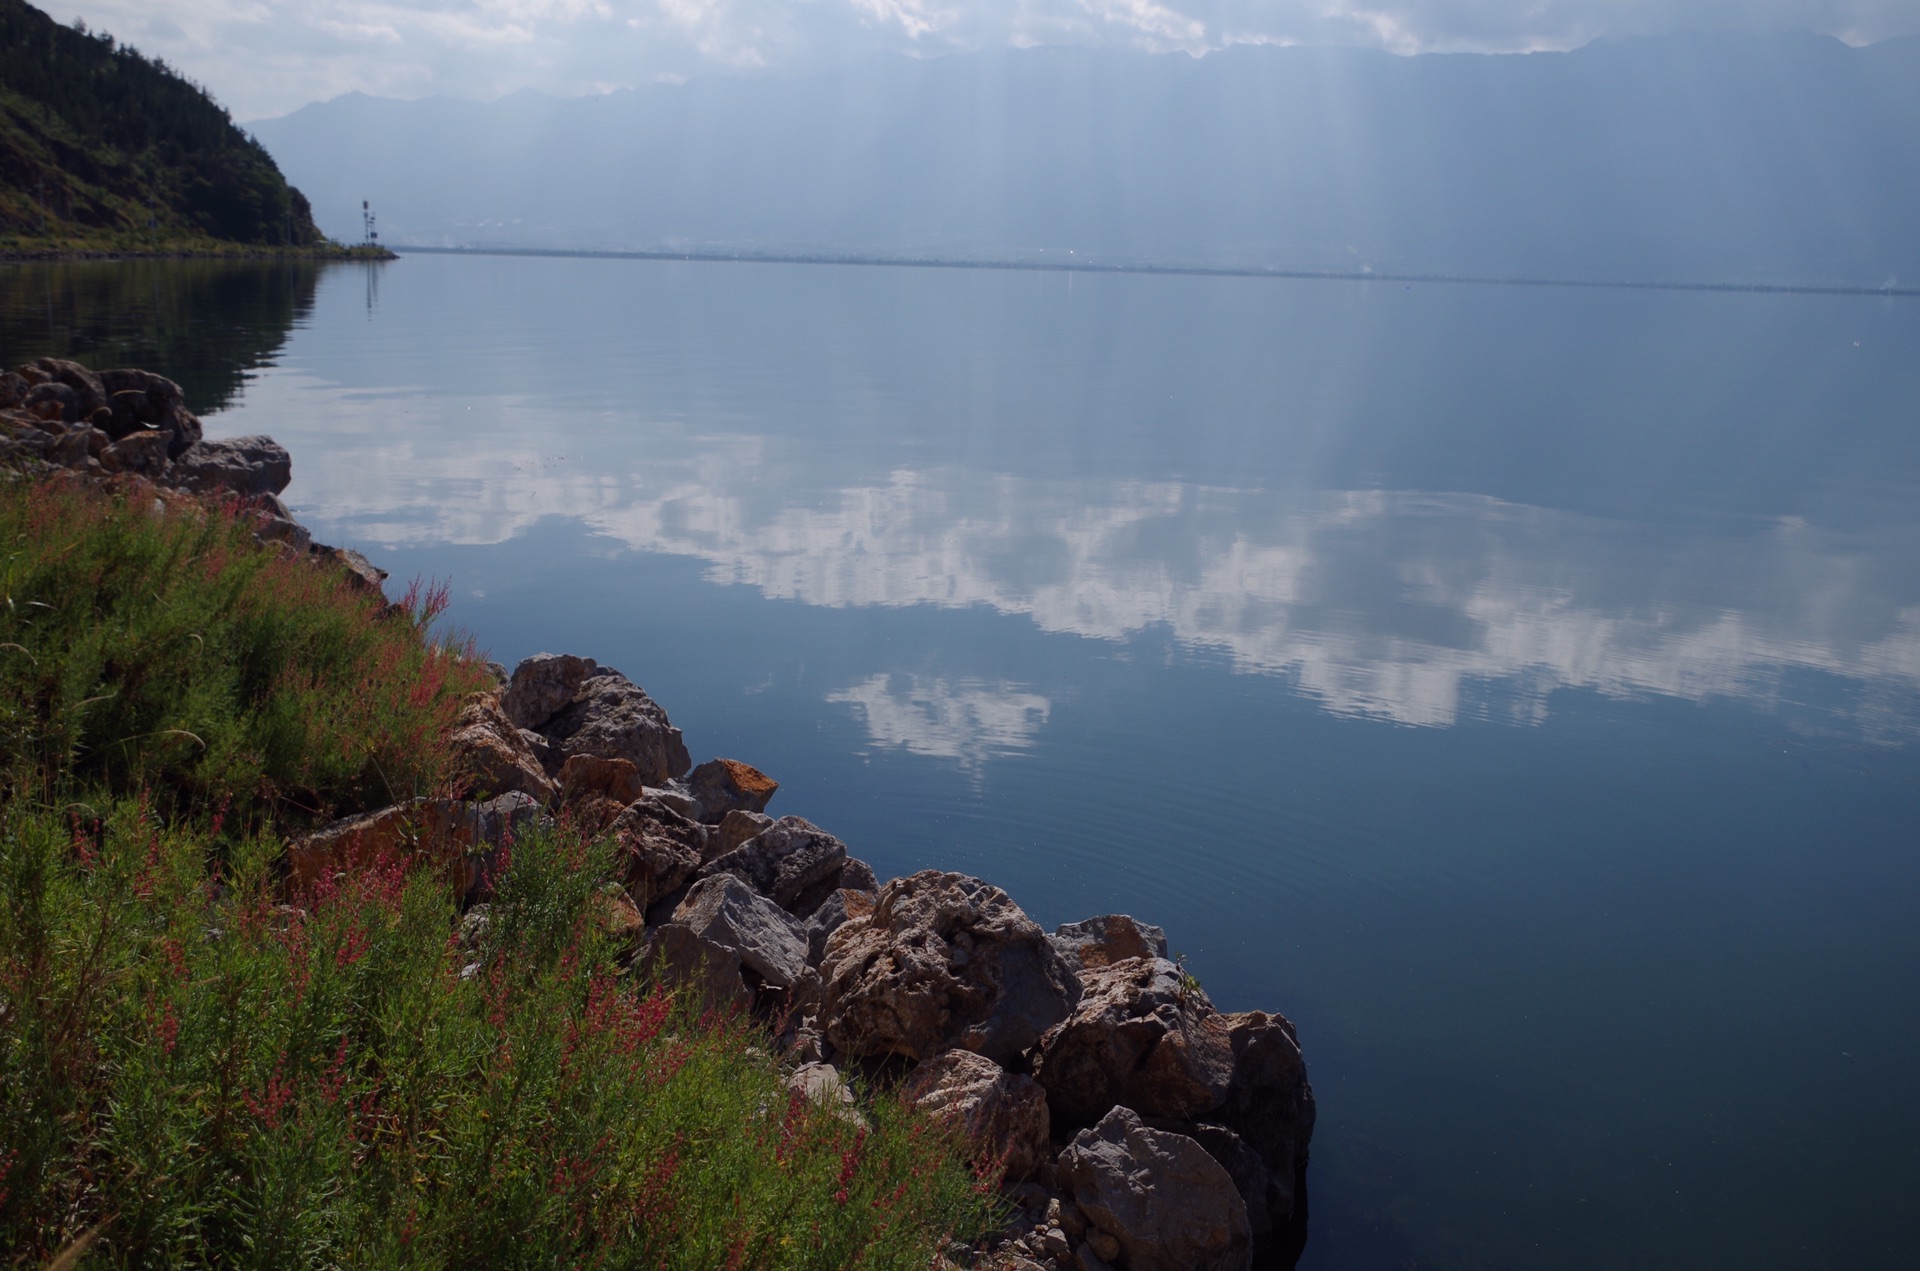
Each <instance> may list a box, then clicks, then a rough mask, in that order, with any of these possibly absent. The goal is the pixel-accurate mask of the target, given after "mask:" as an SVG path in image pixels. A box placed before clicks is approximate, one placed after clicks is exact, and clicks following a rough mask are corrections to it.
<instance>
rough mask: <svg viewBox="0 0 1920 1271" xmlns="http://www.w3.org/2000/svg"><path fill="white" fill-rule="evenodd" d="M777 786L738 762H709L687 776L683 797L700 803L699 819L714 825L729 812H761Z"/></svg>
mask: <svg viewBox="0 0 1920 1271" xmlns="http://www.w3.org/2000/svg"><path fill="white" fill-rule="evenodd" d="M779 788H780V783H779V782H778V781H775V780H774V779H773V778H772V777H769V776H768V775H767V774H766V773H764V772H762V771H760V770H759V769H758V768H755V767H753V766H752V765H750V764H744V763H741V762H740V761H739V760H738V759H709V760H707V762H705V763H703V764H701V765H700V766H699V767H698V768H695V769H694V770H693V771H692V772H690V773H688V774H687V793H688V794H690V795H692V796H693V797H694V798H695V799H696V800H698V801H699V803H700V819H701V820H702V821H704V822H706V823H707V824H708V825H718V824H720V823H721V822H722V821H723V820H725V819H726V817H727V815H728V814H729V813H731V812H763V811H765V810H766V806H767V801H768V800H769V799H771V798H773V792H774V791H775V790H778V789H779Z"/></svg>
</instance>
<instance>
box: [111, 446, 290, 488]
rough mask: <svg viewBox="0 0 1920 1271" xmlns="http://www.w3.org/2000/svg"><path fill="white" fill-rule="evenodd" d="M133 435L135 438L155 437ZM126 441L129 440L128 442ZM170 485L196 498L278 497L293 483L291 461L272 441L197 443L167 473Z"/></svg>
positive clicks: (184, 451) (187, 449) (283, 450)
mask: <svg viewBox="0 0 1920 1271" xmlns="http://www.w3.org/2000/svg"><path fill="white" fill-rule="evenodd" d="M155 435H158V434H152V433H136V434H134V436H155ZM126 440H132V438H127V439H126ZM116 444H120V445H124V444H126V443H125V441H122V442H119V443H116ZM167 479H168V481H170V482H171V483H172V484H174V485H177V486H179V487H180V488H181V489H184V490H191V491H193V492H194V493H195V494H214V493H218V492H219V491H222V490H225V491H228V492H230V493H233V494H239V495H248V494H278V493H280V491H282V490H284V489H286V488H287V483H288V482H289V481H291V480H293V460H292V458H291V457H289V456H288V454H287V452H286V449H285V448H284V447H282V446H281V445H280V443H279V442H277V441H275V440H274V439H273V438H271V437H261V436H251V437H232V438H228V439H226V440H224V441H200V442H196V443H194V444H193V445H191V446H188V447H187V448H186V449H185V450H183V451H182V452H181V453H180V455H179V457H178V458H176V459H175V460H174V461H173V465H172V467H170V468H169V469H168V470H167Z"/></svg>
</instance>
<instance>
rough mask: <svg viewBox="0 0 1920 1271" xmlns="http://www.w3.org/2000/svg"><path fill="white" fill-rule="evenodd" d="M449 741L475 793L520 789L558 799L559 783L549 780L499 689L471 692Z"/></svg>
mask: <svg viewBox="0 0 1920 1271" xmlns="http://www.w3.org/2000/svg"><path fill="white" fill-rule="evenodd" d="M448 741H449V743H450V745H451V746H452V748H453V754H454V762H455V764H456V765H457V771H458V772H459V773H460V774H461V775H462V776H463V777H464V778H465V781H464V783H463V784H464V785H465V787H466V789H467V790H468V791H469V792H471V793H473V794H476V795H494V794H505V793H506V792H507V791H509V790H519V791H521V792H523V793H525V794H529V795H532V796H533V797H534V798H535V799H538V800H539V801H540V802H542V803H548V802H551V801H552V799H553V797H554V793H555V787H554V783H553V782H552V781H550V780H548V779H547V774H546V773H545V771H543V770H542V768H541V766H540V760H539V757H538V756H537V755H535V754H534V753H533V750H532V748H531V747H529V746H528V745H527V743H526V741H525V739H524V738H522V737H521V736H520V731H519V730H518V729H516V728H515V727H514V726H513V724H512V722H511V721H509V720H508V719H507V715H506V712H505V711H503V710H502V709H501V708H500V695H499V693H497V692H479V693H474V694H472V695H470V696H469V697H468V698H467V700H466V702H465V704H464V705H463V706H462V707H461V709H460V717H459V719H458V720H456V721H455V723H454V728H453V733H452V735H451V736H450V737H449V738H448Z"/></svg>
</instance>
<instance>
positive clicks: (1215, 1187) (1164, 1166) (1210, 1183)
mask: <svg viewBox="0 0 1920 1271" xmlns="http://www.w3.org/2000/svg"><path fill="white" fill-rule="evenodd" d="M1058 1169H1059V1173H1060V1178H1061V1181H1062V1183H1063V1184H1064V1185H1065V1186H1066V1187H1067V1188H1068V1189H1069V1190H1070V1191H1071V1192H1072V1194H1073V1198H1074V1201H1075V1202H1076V1203H1077V1204H1078V1205H1079V1206H1080V1209H1081V1212H1082V1213H1084V1214H1086V1216H1087V1220H1088V1222H1090V1223H1091V1224H1092V1225H1093V1226H1094V1227H1097V1228H1099V1229H1100V1230H1101V1231H1104V1232H1106V1233H1107V1234H1108V1235H1110V1236H1112V1237H1113V1239H1114V1240H1115V1241H1116V1242H1117V1243H1118V1244H1119V1246H1120V1250H1121V1256H1122V1257H1123V1258H1124V1259H1125V1265H1126V1266H1127V1268H1128V1271H1247V1269H1248V1268H1250V1267H1251V1266H1252V1265H1253V1233H1252V1230H1251V1228H1250V1227H1249V1225H1248V1222H1247V1207H1246V1204H1245V1203H1244V1202H1243V1201H1242V1200H1241V1199H1240V1193H1239V1192H1238V1190H1236V1189H1235V1187H1234V1185H1233V1179H1232V1178H1231V1177H1230V1176H1229V1175H1228V1173H1227V1171H1226V1170H1225V1169H1224V1168H1223V1167H1222V1166H1221V1165H1220V1163H1219V1162H1218V1161H1216V1160H1214V1159H1213V1157H1211V1156H1209V1155H1208V1154H1207V1152H1206V1150H1205V1149H1204V1148H1202V1147H1201V1146H1200V1145H1199V1144H1198V1143H1196V1142H1194V1141H1193V1140H1192V1139H1190V1138H1188V1137H1187V1136H1185V1135H1183V1134H1174V1133H1172V1132H1170V1131H1166V1130H1155V1129H1151V1128H1149V1127H1147V1126H1146V1125H1144V1124H1143V1123H1142V1122H1141V1120H1140V1118H1139V1116H1138V1115H1137V1114H1135V1113H1134V1112H1133V1111H1131V1110H1130V1109H1127V1108H1115V1109H1113V1110H1112V1111H1111V1112H1109V1113H1108V1114H1107V1115H1106V1116H1104V1117H1102V1118H1101V1120H1100V1124H1098V1125H1097V1126H1094V1127H1092V1128H1091V1129H1086V1130H1082V1131H1081V1132H1080V1133H1079V1134H1077V1135H1075V1136H1074V1138H1073V1142H1071V1143H1069V1144H1068V1145H1067V1147H1066V1148H1065V1150H1063V1151H1062V1152H1061V1153H1060V1159H1059V1164H1058Z"/></svg>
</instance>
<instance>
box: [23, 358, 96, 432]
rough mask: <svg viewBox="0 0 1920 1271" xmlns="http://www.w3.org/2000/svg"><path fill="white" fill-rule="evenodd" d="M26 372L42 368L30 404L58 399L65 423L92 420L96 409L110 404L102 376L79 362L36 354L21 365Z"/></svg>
mask: <svg viewBox="0 0 1920 1271" xmlns="http://www.w3.org/2000/svg"><path fill="white" fill-rule="evenodd" d="M20 369H21V371H22V372H23V373H29V374H28V378H32V375H31V372H38V374H39V379H38V382H37V383H35V384H33V386H32V387H31V388H30V389H29V390H28V392H27V396H26V402H27V404H28V406H32V404H33V403H34V402H35V401H36V400H39V401H46V400H58V401H59V402H60V403H61V406H62V408H63V409H62V412H61V419H62V421H63V422H65V423H69V424H77V423H83V422H90V421H91V420H92V419H93V416H94V412H96V411H98V410H101V409H102V408H104V407H105V406H106V404H107V389H106V386H105V385H104V384H102V383H101V380H100V376H99V375H98V374H96V373H95V372H93V371H90V370H88V369H87V368H86V367H84V366H82V365H80V364H79V363H78V362H69V361H66V360H65V359H62V358H57V357H42V358H35V359H34V360H33V361H32V362H30V363H28V364H27V365H26V366H23V367H21V368H20Z"/></svg>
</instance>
